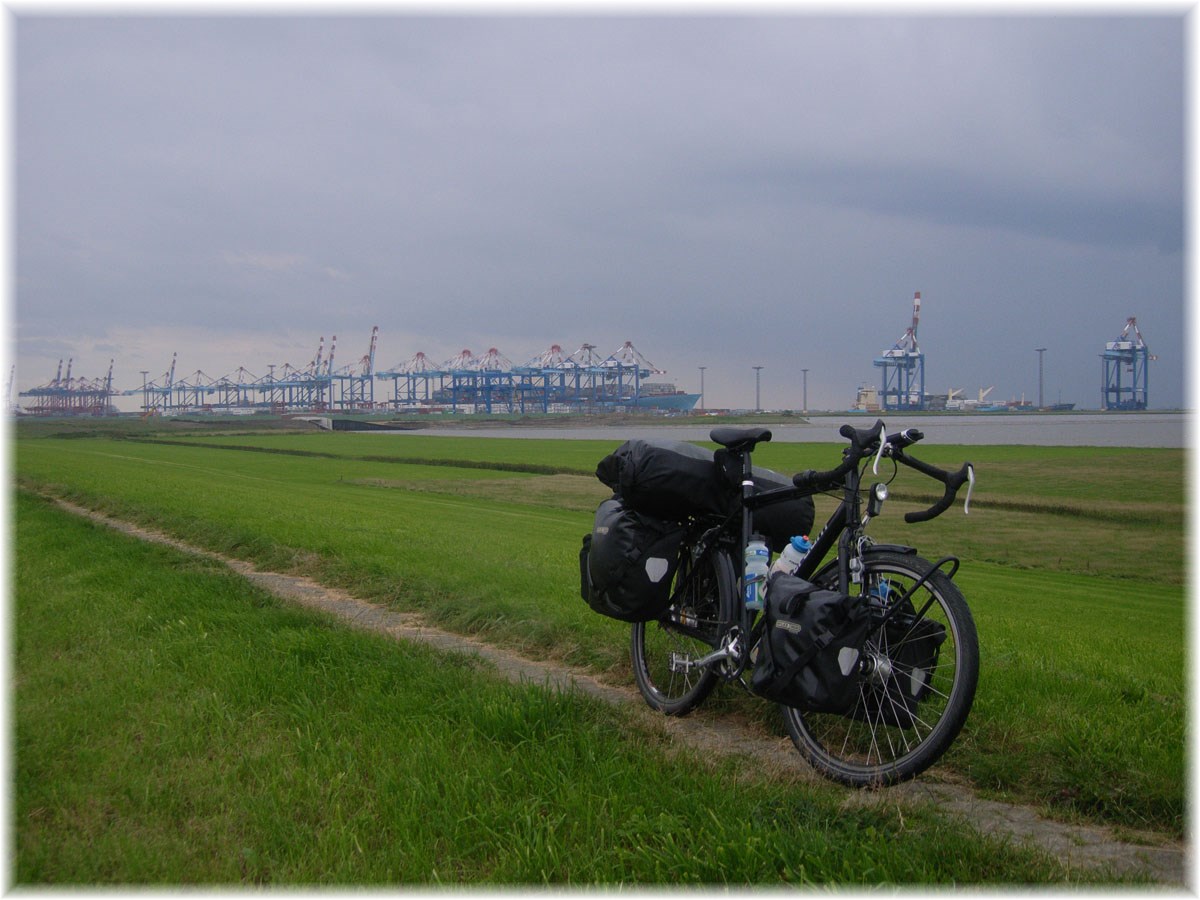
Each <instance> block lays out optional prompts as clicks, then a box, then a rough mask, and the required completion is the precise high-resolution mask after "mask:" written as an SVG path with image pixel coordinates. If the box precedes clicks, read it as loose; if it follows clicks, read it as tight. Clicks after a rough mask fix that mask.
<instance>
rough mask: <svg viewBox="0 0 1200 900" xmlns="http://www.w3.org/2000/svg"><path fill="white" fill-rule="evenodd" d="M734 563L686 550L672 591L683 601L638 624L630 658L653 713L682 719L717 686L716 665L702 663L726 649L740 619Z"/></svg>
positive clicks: (720, 555)
mask: <svg viewBox="0 0 1200 900" xmlns="http://www.w3.org/2000/svg"><path fill="white" fill-rule="evenodd" d="M733 579H734V574H733V565H732V564H731V563H730V561H729V558H728V556H726V555H725V554H724V553H722V552H721V551H719V550H710V551H709V552H707V553H705V554H703V555H702V556H701V557H700V558H699V559H697V560H692V559H691V556H690V554H689V552H688V548H687V547H686V546H685V548H684V550H683V562H682V564H681V565H680V566H679V570H678V572H677V573H676V575H675V583H674V584H673V585H672V591H673V592H678V593H679V600H678V601H677V602H676V603H675V604H674V605H673V606H671V608H670V609H668V610H667V611H666V612H665V613H664V614H663V615H662V617H661V618H659V619H658V620H657V621H654V622H636V623H634V625H633V630H632V634H631V636H630V656H631V658H632V661H633V675H634V678H635V679H636V681H637V686H638V690H639V691H641V692H642V696H643V697H644V698H645V699H646V703H648V704H649V705H650V706H651V707H652V708H653V709H657V710H659V711H660V712H663V713H666V714H667V715H669V716H682V715H684V714H686V713H689V712H691V711H692V710H693V709H695V708H696V706H697V705H699V704H700V703H701V702H702V701H703V700H704V699H705V698H706V697H707V696H708V695H709V694H711V693H712V690H713V688H714V687H716V685H717V681H718V675H717V673H716V672H715V671H714V670H713V667H712V666H711V665H710V666H704V667H698V666H696V665H694V663H695V662H696V660H698V659H700V658H702V657H703V656H705V655H707V654H708V653H711V652H712V651H713V650H714V649H716V648H717V647H719V646H720V643H721V638H722V636H723V635H724V633H725V631H726V629H727V628H728V625H729V623H731V622H732V621H733V615H734V606H733V604H734V585H733Z"/></svg>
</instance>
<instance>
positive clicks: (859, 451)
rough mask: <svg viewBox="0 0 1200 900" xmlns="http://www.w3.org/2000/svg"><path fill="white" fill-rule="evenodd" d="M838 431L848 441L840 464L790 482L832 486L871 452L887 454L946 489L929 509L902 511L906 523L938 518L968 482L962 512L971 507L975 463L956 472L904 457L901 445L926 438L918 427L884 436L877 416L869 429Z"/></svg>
mask: <svg viewBox="0 0 1200 900" xmlns="http://www.w3.org/2000/svg"><path fill="white" fill-rule="evenodd" d="M838 433H839V434H840V435H841V436H842V437H844V438H846V439H847V440H848V441H850V446H849V447H847V448H846V449H845V450H843V451H842V454H843V459H842V464H841V465H840V466H838V467H837V468H835V469H828V470H826V471H823V472H818V471H815V470H813V469H808V470H807V471H804V472H800V473H798V474H796V475H794V476H793V477H792V484H794V485H795V486H796V487H798V488H801V489H810V488H818V489H820V488H822V487H833V486H835V485H837V484H838V483H839V482H840V481H841V480H842V478H844V477H845V476H846V475H847V474H848V473H849V472H851V471H852V470H853V469H854V468H855V467H856V466H857V465H858V463H859V461H860V460H861V459H863V458H864V457H866V456H868V455H870V454H871V453H872V452H874V453H876V454H877V459H876V462H877V463H878V456H882V455H887V456H888V457H890V458H891V459H894V460H896V461H897V462H901V463H904V465H906V466H908V467H910V468H913V469H916V470H917V471H918V472H920V473H921V474H922V475H928V476H929V477H930V478H932V479H934V480H935V481H940V482H941V483H942V484H944V485H945V486H946V492H945V493H944V494H943V495H942V499H940V500H938V501H937V503H935V504H933V506H931V507H929V508H928V509H923V510H920V511H918V512H910V513H905V514H904V521H905V522H908V523H910V524H914V523H917V522H927V521H929V520H930V519H934V518H937V517H938V516H940V515H941V514H942V513H944V512H945V511H946V510H947V509H949V508H950V504H951V503H953V502H954V498H955V497H956V496H957V495H958V491H959V488H961V487H962V486H963V484H964V483H968V482H969V483H970V487H969V488H968V489H967V499H966V504H965V506H964V511H966V510H968V509H969V508H970V504H971V490H972V489H973V488H974V486H975V468H974V466H972V465H971V464H970V463H969V462H967V463H963V465H962V468H960V469H959V470H958V471H957V472H950V471H947V470H945V469H939V468H938V467H937V466H931V465H930V464H929V463H926V462H922V461H921V460H919V459H914V458H913V457H911V456H906V455H905V454H904V448H905V447H909V446H911V445H913V444H915V443H916V442H917V441H919V440H921V439H922V438H923V437H925V435H924V434H922V433H921V432H920V431H918V430H917V429H915V428H906V429H905V430H904V431H900V432H897V433H896V434H889V435H887V436H886V437H884V434H883V420H882V419H876V420H875V424H874V425H872V426H871V427H870V428H865V429H864V428H855V427H854V426H853V425H843V426H842V427H841V428H840V429H839V430H838Z"/></svg>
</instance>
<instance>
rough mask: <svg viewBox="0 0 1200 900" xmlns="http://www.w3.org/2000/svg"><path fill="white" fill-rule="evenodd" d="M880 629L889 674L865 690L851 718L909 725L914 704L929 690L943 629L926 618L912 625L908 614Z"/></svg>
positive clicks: (944, 637)
mask: <svg viewBox="0 0 1200 900" xmlns="http://www.w3.org/2000/svg"><path fill="white" fill-rule="evenodd" d="M883 631H884V642H883V645H882V646H881V647H880V649H881V650H882V651H883V652H884V653H885V654H886V655H887V657H888V659H890V660H891V663H892V667H891V674H890V675H889V677H888V678H887V680H886V681H885V682H884V683H883V687H882V689H875V690H871V691H868V692H867V693H866V695H865V696H864V697H863V705H862V706H861V707H859V708H857V709H855V710H854V717H855V718H857V719H866V720H867V721H870V722H884V723H886V724H888V725H895V726H897V727H900V728H912V727H913V724H914V722H915V721H916V719H917V704H919V703H920V702H921V701H922V700H924V699H925V698H926V697H928V696H929V695H930V693H932V688H931V687H930V686H929V682H930V679H931V678H932V677H933V671H934V669H936V668H937V663H938V651H939V649H940V648H941V646H942V643H943V642H944V641H945V640H946V628H945V626H944V625H942V624H941V623H940V622H934V621H932V620H930V619H922V620H921V621H919V622H916V623H915V624H914V623H913V620H912V617H911V616H897V617H896V618H894V619H892V620H891V621H889V622H888V623H887V624H886V625H885V626H884V628H883Z"/></svg>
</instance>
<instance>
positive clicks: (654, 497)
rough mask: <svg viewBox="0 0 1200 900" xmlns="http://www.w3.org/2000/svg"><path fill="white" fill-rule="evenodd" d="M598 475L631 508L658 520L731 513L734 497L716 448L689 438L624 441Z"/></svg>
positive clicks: (605, 462)
mask: <svg viewBox="0 0 1200 900" xmlns="http://www.w3.org/2000/svg"><path fill="white" fill-rule="evenodd" d="M596 477H597V478H599V479H600V480H601V481H602V482H603V483H604V484H606V485H607V486H608V487H610V488H612V490H613V492H614V493H616V494H618V495H619V496H620V497H621V499H622V500H623V501H624V502H625V504H626V505H627V506H628V507H629V508H630V509H636V510H637V511H638V512H643V513H648V514H649V515H652V516H656V517H658V518H660V519H670V520H673V521H682V520H684V519H686V518H687V517H688V516H696V515H709V514H715V515H721V516H725V515H729V513H730V512H731V511H732V510H733V509H734V507H733V506H732V503H733V501H734V500H735V499H736V493H735V491H734V489H733V487H732V485H730V484H729V483H728V481H727V480H726V477H725V472H724V469H722V468H721V467H720V466H719V465H718V464H717V463H716V461H715V460H714V459H713V452H712V451H711V450H705V449H704V448H703V447H697V446H696V445H695V444H689V443H687V442H686V441H643V440H631V441H626V442H625V443H624V444H622V445H621V446H620V447H618V448H617V449H616V450H614V451H613V452H612V453H610V454H609V455H608V456H606V457H604V459H602V460H600V463H599V465H597V466H596Z"/></svg>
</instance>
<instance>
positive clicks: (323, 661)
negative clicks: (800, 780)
mask: <svg viewBox="0 0 1200 900" xmlns="http://www.w3.org/2000/svg"><path fill="white" fill-rule="evenodd" d="M15 513H16V516H15V521H16V526H17V527H16V554H15V572H14V577H15V587H16V603H15V625H16V629H15V632H16V638H15V663H14V674H15V686H14V691H13V698H14V702H13V721H14V725H15V735H14V738H13V750H14V758H15V767H14V769H15V783H14V793H13V802H12V814H13V823H14V829H13V837H14V844H13V847H14V850H15V854H14V869H13V873H12V878H13V882H14V884H16V885H20V886H34V885H38V886H50V885H53V886H56V887H70V886H76V885H85V884H86V885H93V884H94V885H107V886H119V885H151V886H161V885H276V886H284V885H325V886H335V885H386V884H390V885H396V884H412V885H435V884H467V885H492V884H533V885H537V884H549V885H605V884H648V885H653V884H658V885H671V886H676V885H691V884H696V885H705V884H725V885H770V884H790V885H804V884H833V885H874V884H910V883H941V884H958V885H962V884H1030V883H1050V882H1066V881H1072V882H1073V881H1077V880H1078V879H1080V877H1081V876H1080V873H1077V872H1067V871H1065V870H1064V869H1063V868H1062V867H1060V866H1059V865H1057V864H1056V863H1054V862H1052V861H1051V860H1049V859H1047V858H1046V857H1044V856H1042V855H1040V854H1037V853H1033V852H1030V851H1024V850H1017V849H1015V848H1013V847H1011V846H1008V845H1007V844H1005V843H1003V842H1000V841H997V840H995V839H990V838H984V837H982V836H980V835H978V834H976V833H974V832H972V831H971V830H970V829H967V828H964V827H962V826H961V825H959V824H956V823H955V822H952V821H947V820H945V819H943V818H942V817H940V816H939V815H938V814H937V813H936V811H935V810H931V809H924V810H920V809H913V808H905V809H904V810H903V811H901V810H900V808H899V807H897V806H894V805H892V804H889V803H887V802H886V800H885V801H884V802H882V803H879V804H875V805H873V806H869V807H865V808H858V807H854V806H850V807H847V806H846V804H844V803H843V799H844V792H843V791H842V790H840V789H838V788H835V787H832V786H827V785H820V784H818V785H813V786H805V785H797V784H794V783H790V782H789V781H787V780H783V779H779V780H775V779H771V778H768V777H765V776H760V775H758V774H757V773H756V771H755V768H754V766H753V763H752V762H750V761H748V760H734V761H728V760H727V761H714V760H705V759H700V758H699V757H697V756H696V755H695V754H693V753H690V752H679V751H677V750H668V749H667V748H666V746H665V745H664V742H663V741H662V739H661V738H660V737H658V736H657V733H656V732H654V731H648V730H645V729H644V728H643V727H641V726H639V725H638V724H637V723H636V722H635V721H634V720H633V718H632V717H631V715H630V713H629V712H628V711H625V710H617V709H612V708H609V707H606V706H602V705H600V704H599V703H598V702H597V701H593V700H591V699H589V698H586V697H583V696H576V695H573V694H564V693H559V692H554V691H548V690H545V689H542V688H540V687H536V686H531V685H512V684H508V683H505V682H500V681H498V680H497V679H496V678H495V677H493V675H492V674H491V672H490V670H489V669H488V668H487V667H486V666H485V665H483V664H481V663H478V662H475V661H472V660H470V659H468V658H465V657H459V656H454V655H446V654H440V653H437V652H434V651H431V650H429V649H427V648H425V647H421V646H416V645H411V644H407V643H397V642H393V641H391V640H389V639H386V638H383V637H381V636H377V635H372V634H366V633H362V632H358V631H355V630H353V629H351V628H349V627H345V626H340V625H336V624H333V623H332V622H331V621H330V620H329V619H327V618H326V617H324V616H322V615H320V614H317V613H314V612H310V611H306V610H300V609H295V608H290V607H287V606H285V605H283V604H281V603H279V602H277V601H276V600H275V599H273V598H272V597H271V596H269V595H267V594H265V593H263V592H262V591H260V590H258V589H256V588H254V587H252V586H250V585H248V584H247V583H246V582H245V581H244V580H242V579H240V578H238V577H236V576H234V575H232V574H229V573H228V572H227V571H225V570H224V569H223V568H222V567H220V566H218V565H217V564H215V563H213V562H210V561H206V560H203V559H197V558H194V557H190V556H186V555H183V554H180V553H178V552H176V551H173V550H170V549H166V548H163V547H160V546H156V545H150V544H146V543H143V542H140V541H138V540H136V539H133V538H129V537H125V536H122V535H118V534H116V533H115V532H111V531H109V530H107V529H104V528H102V527H99V526H96V525H94V524H92V523H90V522H87V521H85V520H82V519H79V518H76V517H73V516H71V515H69V514H67V513H64V512H62V511H60V510H58V509H55V508H53V507H52V506H51V505H49V504H48V503H47V502H45V501H44V500H42V499H40V498H36V497H33V496H31V495H28V494H26V493H25V492H20V493H19V494H18V495H17V497H16V503H15Z"/></svg>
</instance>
